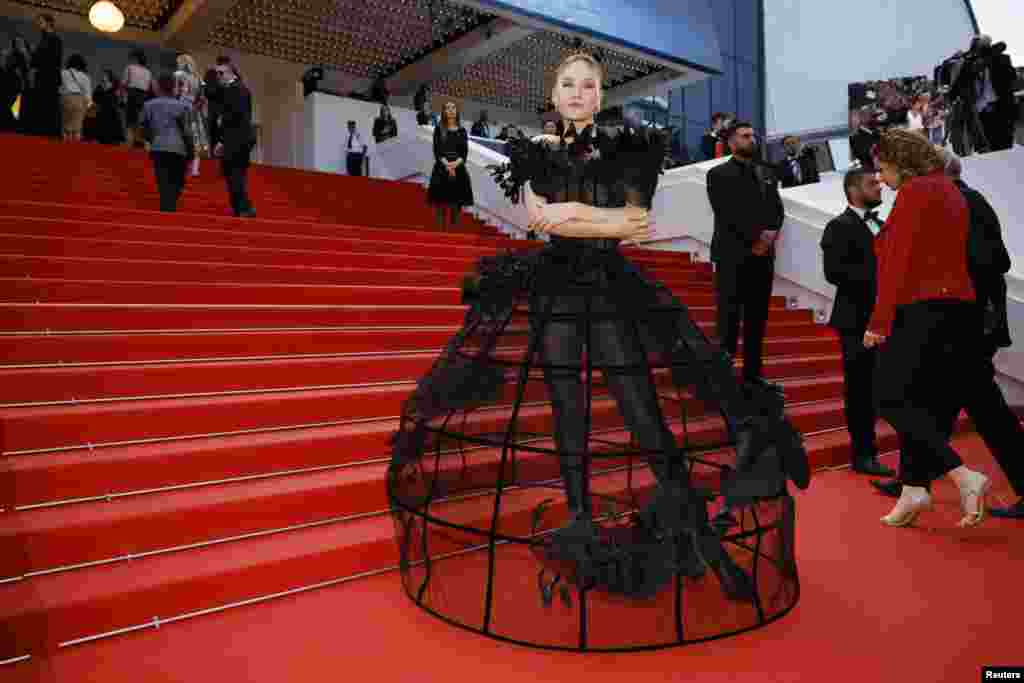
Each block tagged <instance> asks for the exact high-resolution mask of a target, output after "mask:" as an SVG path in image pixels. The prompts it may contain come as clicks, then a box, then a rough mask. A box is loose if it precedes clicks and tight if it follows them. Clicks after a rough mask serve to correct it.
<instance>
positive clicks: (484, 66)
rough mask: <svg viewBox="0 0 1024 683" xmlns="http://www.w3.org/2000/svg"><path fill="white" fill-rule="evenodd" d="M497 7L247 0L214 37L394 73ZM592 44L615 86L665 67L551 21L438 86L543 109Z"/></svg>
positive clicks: (425, 1) (417, 0) (272, 52)
mask: <svg viewBox="0 0 1024 683" xmlns="http://www.w3.org/2000/svg"><path fill="white" fill-rule="evenodd" d="M493 18H494V17H493V16H491V15H488V14H485V13H483V12H480V11H478V10H476V9H473V8H469V7H464V6H461V5H459V4H458V3H457V2H453V1H452V0H240V1H239V2H238V3H237V4H236V5H235V6H234V7H233V8H232V9H231V11H230V12H229V13H228V15H227V16H226V17H225V19H224V20H223V21H222V22H221V23H220V24H219V25H218V26H217V27H216V28H214V30H213V31H212V33H211V35H210V38H209V41H210V43H211V44H213V45H216V46H219V47H228V48H235V49H238V50H241V51H243V52H251V53H256V54H263V55H268V56H271V57H277V58H279V59H285V60H288V61H292V62H298V63H301V64H306V65H320V66H324V67H328V68H333V69H337V70H339V71H342V72H344V73H348V74H351V75H354V76H357V77H361V78H368V79H374V78H378V77H387V76H390V75H391V74H393V73H395V72H397V71H398V70H399V69H401V68H402V67H404V66H406V65H408V64H411V63H413V62H415V61H417V60H418V59H420V58H422V57H424V56H425V55H427V54H428V53H429V52H431V51H432V50H435V49H437V48H439V47H442V46H444V45H446V44H447V43H450V42H452V41H453V40H456V39H457V38H459V37H460V36H462V35H464V34H465V33H468V32H469V31H472V30H474V29H476V28H478V27H480V26H483V25H485V24H486V23H488V22H490V21H491V20H492V19H493ZM580 46H582V47H583V48H585V49H587V48H589V49H591V51H592V52H594V53H595V54H596V55H598V57H599V58H600V59H601V60H602V62H603V63H604V66H605V69H606V70H607V72H608V79H607V83H606V85H608V86H614V85H618V84H621V83H625V82H628V81H630V80H633V79H636V78H640V77H642V76H645V75H647V74H649V73H651V72H653V71H655V70H657V68H658V67H656V66H655V65H653V64H651V63H649V62H644V61H643V60H638V59H634V58H632V57H628V56H626V55H623V54H621V53H617V52H614V51H612V50H606V49H603V48H597V47H594V46H589V45H587V44H586V43H585V42H581V41H580V40H579V39H575V38H569V37H567V36H563V35H560V34H557V33H554V32H550V31H541V32H538V33H534V34H532V35H530V36H528V37H527V38H524V39H523V40H521V41H518V42H517V43H515V44H513V45H511V46H509V47H508V48H506V49H504V50H501V51H500V52H497V53H494V54H492V55H490V56H489V57H487V58H485V59H483V60H480V61H478V62H476V63H474V64H471V65H469V66H467V67H465V68H464V69H462V70H461V71H460V72H458V73H455V74H450V75H448V76H447V77H443V78H438V79H436V80H435V81H434V82H433V83H432V84H431V86H432V88H433V90H434V92H436V93H439V94H442V95H449V96H452V97H467V98H470V99H474V100H479V101H482V102H485V103H487V104H490V105H493V106H498V107H505V108H508V109H514V110H518V111H528V112H535V111H537V110H538V109H539V108H542V107H544V106H545V103H546V102H547V100H548V94H549V91H550V87H551V86H550V79H551V78H553V70H554V66H555V65H556V64H558V62H559V61H561V59H562V58H563V57H564V56H565V55H566V54H567V53H568V52H569V51H571V50H573V49H578V48H579V47H580Z"/></svg>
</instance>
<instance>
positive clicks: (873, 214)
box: [864, 211, 882, 225]
mask: <svg viewBox="0 0 1024 683" xmlns="http://www.w3.org/2000/svg"><path fill="white" fill-rule="evenodd" d="M868 221H871V222H873V223H874V224H875V225H881V224H882V219H881V218H879V217H878V212H877V211H865V212H864V222H865V223H866V222H868Z"/></svg>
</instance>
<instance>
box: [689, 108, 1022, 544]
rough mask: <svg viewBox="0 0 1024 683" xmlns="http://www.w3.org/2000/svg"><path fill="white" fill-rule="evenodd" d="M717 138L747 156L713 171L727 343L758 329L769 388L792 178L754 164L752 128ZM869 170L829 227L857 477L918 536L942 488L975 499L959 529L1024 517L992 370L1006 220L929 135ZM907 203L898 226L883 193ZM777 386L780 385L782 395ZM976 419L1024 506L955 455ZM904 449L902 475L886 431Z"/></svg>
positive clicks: (886, 135) (890, 149) (750, 343)
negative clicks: (776, 279) (962, 424)
mask: <svg viewBox="0 0 1024 683" xmlns="http://www.w3.org/2000/svg"><path fill="white" fill-rule="evenodd" d="M718 135H719V136H720V138H721V139H724V140H725V141H726V142H727V144H728V145H729V152H730V153H731V155H732V158H731V159H730V160H729V161H728V162H726V163H724V164H721V165H719V166H717V167H715V168H714V169H712V170H711V171H710V172H709V173H708V184H707V187H708V196H709V200H710V202H711V206H712V209H713V211H714V215H715V230H714V237H713V241H712V244H711V258H712V261H713V262H714V263H715V273H716V289H717V297H718V302H717V305H718V324H717V325H718V337H719V340H720V342H721V344H722V346H723V349H724V350H725V351H727V352H728V353H730V354H735V353H736V350H737V346H738V336H739V329H740V318H743V334H744V344H743V350H744V351H743V352H744V362H743V372H744V375H745V376H746V379H747V382H748V383H753V384H760V385H768V383H767V382H765V380H764V379H763V378H762V377H761V373H760V370H761V367H762V361H761V354H762V346H763V339H764V328H765V321H766V319H767V310H768V301H769V298H770V296H771V289H772V281H773V276H774V274H773V271H774V253H775V247H774V245H775V242H776V240H777V239H778V236H779V229H780V228H781V225H782V204H781V201H780V199H779V195H778V186H779V175H778V174H776V173H773V172H772V171H771V169H770V167H769V166H767V165H764V164H758V163H756V161H755V158H754V144H753V130H752V128H751V127H750V125H749V124H746V123H743V122H740V123H733V124H732V125H731V126H730V127H729V128H727V129H724V130H723V131H719V133H718ZM872 154H873V156H874V158H873V160H872V161H871V163H869V164H865V165H860V166H856V167H854V168H852V169H851V170H850V171H848V172H847V173H846V175H845V177H844V182H843V187H844V192H845V194H846V199H847V202H848V208H847V209H846V210H845V211H844V212H843V213H842V214H840V215H838V216H836V217H835V218H834V219H833V220H832V221H831V222H830V223H829V224H828V226H827V227H826V229H825V232H824V235H823V238H822V241H821V248H822V253H823V262H824V263H823V265H824V271H825V276H826V279H827V280H828V281H829V282H830V283H832V284H833V285H835V286H836V288H837V289H836V297H835V304H834V306H833V310H832V315H831V318H830V320H829V324H830V325H831V326H832V327H833V328H834V329H835V330H836V332H837V335H838V337H839V340H840V346H841V351H842V359H843V374H844V407H845V412H846V418H847V428H848V430H849V433H850V439H851V465H852V469H853V471H854V472H858V473H861V474H867V475H874V476H878V477H885V478H890V479H882V480H873V481H872V482H871V483H872V484H873V485H874V486H875V487H876V488H877V489H878V490H879V491H880V492H882V493H884V494H886V495H889V496H893V497H896V498H898V500H897V503H896V505H895V507H894V508H893V509H892V511H891V512H890V513H889V514H887V515H886V516H884V517H883V518H882V522H883V523H885V524H887V525H890V526H904V525H906V524H910V523H911V522H913V521H914V519H915V518H916V517H917V516H918V515H919V514H920V513H921V512H923V511H924V510H926V509H927V508H928V507H929V505H930V501H931V498H930V494H929V488H930V485H931V483H932V482H933V481H935V480H936V479H939V478H941V477H948V478H949V479H950V480H951V481H953V482H954V484H955V485H956V486H957V488H958V490H959V492H960V498H961V509H962V518H961V520H960V523H959V524H960V526H962V527H970V526H975V525H977V524H979V523H980V522H981V521H982V520H983V519H984V517H985V515H986V513H987V512H991V514H992V515H994V516H1001V517H1007V518H1014V519H1022V518H1024V462H1022V461H1021V460H1020V458H1019V454H1018V449H1019V448H1020V444H1022V443H1024V428H1022V427H1021V424H1020V420H1019V419H1018V418H1017V416H1016V415H1015V414H1014V413H1013V411H1012V410H1011V409H1010V408H1009V406H1008V405H1007V402H1006V399H1005V397H1004V396H1003V394H1002V391H1001V390H1000V388H999V386H998V384H996V382H995V367H994V365H993V362H992V359H993V356H994V355H995V353H996V352H997V351H998V349H1000V348H1003V347H1007V346H1009V345H1010V341H1011V340H1010V336H1009V326H1008V321H1007V309H1006V282H1005V274H1006V273H1007V272H1008V271H1009V269H1010V258H1009V254H1008V252H1007V250H1006V247H1005V244H1004V243H1003V239H1002V232H1001V227H1000V224H999V219H998V216H997V215H996V213H995V211H994V210H993V209H992V207H991V205H990V204H989V203H988V202H987V201H986V200H985V198H984V197H983V196H982V195H981V194H980V193H979V192H978V191H976V190H974V189H972V188H970V187H969V186H968V185H967V184H966V183H964V181H963V180H962V178H961V164H960V161H959V159H958V158H957V156H956V155H955V154H953V153H952V152H951V151H949V150H948V149H946V148H944V147H942V146H940V145H934V144H933V143H932V142H931V141H930V140H929V139H928V136H927V135H926V134H924V133H922V132H921V131H920V130H916V129H911V130H908V129H906V128H902V127H896V128H891V129H888V130H885V131H882V132H880V133H879V142H878V143H877V144H876V145H875V147H874V148H873V150H872ZM882 183H884V184H885V185H887V186H888V187H890V188H891V189H893V190H898V191H899V194H898V196H897V200H896V205H895V206H894V208H893V210H892V212H891V213H890V215H889V217H888V218H887V220H885V221H884V222H883V221H882V220H881V218H880V217H879V215H878V211H877V208H878V207H879V206H880V205H881V204H882V200H881V185H882ZM768 386H771V385H768ZM961 409H964V410H966V411H967V413H968V415H969V416H970V417H971V418H972V420H974V423H975V427H976V428H977V429H978V432H979V434H980V435H981V437H982V439H983V440H984V442H985V444H986V446H987V447H988V448H989V449H990V450H991V452H992V454H993V456H994V457H995V459H996V461H997V462H998V463H999V465H1000V466H1001V467H1002V469H1003V470H1004V472H1005V473H1006V476H1007V478H1008V479H1009V481H1010V485H1011V487H1012V488H1013V490H1014V492H1015V493H1016V494H1017V496H1018V500H1017V502H1015V503H1013V504H1011V505H1009V506H1006V507H1001V508H992V509H991V510H988V509H987V507H986V505H987V503H986V497H987V495H988V493H989V491H990V489H991V480H990V478H989V477H988V476H986V475H984V474H982V473H980V472H977V471H974V470H972V469H970V468H968V467H966V466H965V465H964V464H963V462H962V461H961V459H960V457H959V455H958V454H957V453H956V451H955V450H954V449H953V448H952V447H951V446H950V439H951V437H952V434H953V431H954V425H955V420H956V417H957V415H959V413H960V411H961ZM879 417H881V418H882V419H884V420H885V421H887V422H888V423H889V424H890V425H892V427H893V428H894V429H895V430H896V433H897V435H898V437H899V446H900V462H899V473H898V476H896V475H897V473H896V472H895V471H893V470H892V469H891V468H889V467H887V466H885V465H884V464H882V463H881V462H880V461H879V459H878V455H879V449H878V444H877V440H876V431H875V425H876V421H877V419H878V418H879Z"/></svg>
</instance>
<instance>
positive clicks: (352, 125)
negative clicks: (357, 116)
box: [345, 121, 366, 175]
mask: <svg viewBox="0 0 1024 683" xmlns="http://www.w3.org/2000/svg"><path fill="white" fill-rule="evenodd" d="M365 159H366V143H364V142H363V136H362V135H360V134H359V131H358V130H356V122H355V121H349V122H348V137H347V140H346V143H345V165H346V167H347V168H348V174H349V175H363V161H364V160H365Z"/></svg>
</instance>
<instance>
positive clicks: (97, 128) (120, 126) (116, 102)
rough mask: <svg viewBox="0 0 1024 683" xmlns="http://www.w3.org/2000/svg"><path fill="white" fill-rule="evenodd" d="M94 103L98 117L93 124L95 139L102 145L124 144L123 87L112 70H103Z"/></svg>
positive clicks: (94, 94) (95, 92) (96, 116)
mask: <svg viewBox="0 0 1024 683" xmlns="http://www.w3.org/2000/svg"><path fill="white" fill-rule="evenodd" d="M92 101H93V102H94V103H95V104H96V115H95V116H94V117H93V118H92V122H91V128H92V136H93V139H94V140H96V142H98V143H100V144H101V145H121V144H124V142H125V132H124V101H123V96H122V93H121V85H120V83H118V81H117V77H116V76H114V72H113V71H112V70H111V69H104V70H103V78H102V79H101V80H100V84H99V85H98V86H96V90H95V91H94V92H93V95H92Z"/></svg>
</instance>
